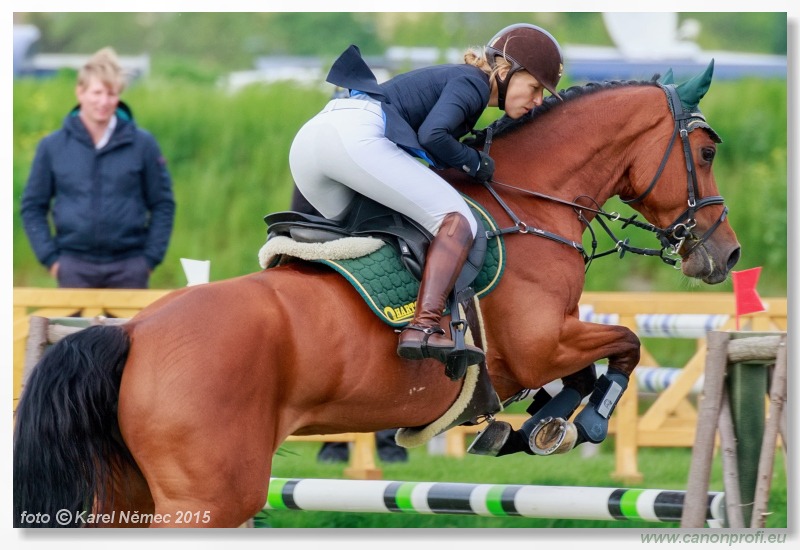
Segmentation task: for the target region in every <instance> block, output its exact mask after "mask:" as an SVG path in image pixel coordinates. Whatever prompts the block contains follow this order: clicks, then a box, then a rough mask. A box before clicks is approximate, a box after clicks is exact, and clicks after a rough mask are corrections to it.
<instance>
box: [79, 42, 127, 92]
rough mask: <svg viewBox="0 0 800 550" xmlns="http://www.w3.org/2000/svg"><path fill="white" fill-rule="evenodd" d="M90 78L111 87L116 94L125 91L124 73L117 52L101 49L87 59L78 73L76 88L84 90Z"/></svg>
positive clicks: (108, 48)
mask: <svg viewBox="0 0 800 550" xmlns="http://www.w3.org/2000/svg"><path fill="white" fill-rule="evenodd" d="M92 78H96V79H98V80H99V81H100V82H102V83H103V84H105V85H107V86H111V87H112V88H114V89H116V90H117V92H122V90H124V89H125V84H126V79H125V73H124V71H123V70H122V66H121V65H120V64H119V59H118V58H117V52H115V51H114V49H113V48H110V47H107V48H103V49H102V50H100V51H98V52H96V53H95V54H94V55H92V57H91V58H89V61H87V62H86V64H85V65H84V66H83V67H81V70H80V71H78V86H79V87H81V88H86V87H87V86H88V85H89V81H90V80H91V79H92Z"/></svg>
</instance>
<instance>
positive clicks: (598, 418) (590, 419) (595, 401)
mask: <svg viewBox="0 0 800 550" xmlns="http://www.w3.org/2000/svg"><path fill="white" fill-rule="evenodd" d="M627 387H628V375H627V374H625V373H624V372H622V371H619V370H617V369H615V368H609V369H608V372H606V374H604V375H603V376H601V377H600V378H598V379H597V383H596V384H595V387H594V391H593V392H592V395H590V396H589V403H587V405H586V407H584V409H583V410H582V411H581V412H580V413H579V414H578V416H577V417H575V427H576V428H577V429H578V444H580V443H584V442H586V441H588V442H590V443H600V442H601V441H603V440H604V439H605V438H606V436H607V435H608V419H609V417H610V416H611V413H612V412H614V408H615V407H616V406H617V403H619V400H620V398H621V397H622V394H623V392H625V389H626V388H627Z"/></svg>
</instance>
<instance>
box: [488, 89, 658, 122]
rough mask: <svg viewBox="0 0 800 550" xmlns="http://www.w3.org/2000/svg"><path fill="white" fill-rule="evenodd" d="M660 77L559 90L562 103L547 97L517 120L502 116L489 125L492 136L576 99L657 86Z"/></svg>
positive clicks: (552, 97)
mask: <svg viewBox="0 0 800 550" xmlns="http://www.w3.org/2000/svg"><path fill="white" fill-rule="evenodd" d="M659 77H660V75H658V74H656V75H655V76H653V78H652V79H651V80H611V81H604V82H589V83H588V84H585V85H583V86H572V87H570V88H567V89H566V90H560V91H559V92H558V93H559V95H560V96H561V97H562V98H563V101H561V100H560V99H558V98H557V97H554V96H548V97H546V98H545V99H544V101H543V102H542V104H541V105H540V106H538V107H535V108H534V109H533V110H532V111H529V112H528V113H526V114H524V115H523V116H521V117H520V118H518V119H513V118H510V117H508V116H507V115H503V116H502V117H501V118H499V119H497V120H496V121H494V122H493V123H492V124H491V127H492V134H493V135H494V136H499V135H502V134H507V133H510V132H513V131H514V130H517V129H519V128H520V127H522V126H524V125H525V124H527V123H528V122H530V121H531V120H535V119H537V118H538V117H540V116H541V115H543V114H544V113H547V112H548V111H551V110H553V109H554V108H557V107H560V106H561V105H564V104H565V103H568V102H570V101H572V100H574V99H576V98H578V97H584V96H587V95H592V94H595V93H597V92H600V91H602V90H609V89H613V88H622V87H625V86H658V85H659V84H658V82H657V80H658V78H659Z"/></svg>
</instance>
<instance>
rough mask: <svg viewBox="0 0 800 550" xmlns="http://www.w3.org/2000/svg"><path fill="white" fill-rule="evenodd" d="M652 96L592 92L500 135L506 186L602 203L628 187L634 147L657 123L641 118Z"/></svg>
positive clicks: (633, 91)
mask: <svg viewBox="0 0 800 550" xmlns="http://www.w3.org/2000/svg"><path fill="white" fill-rule="evenodd" d="M654 93H658V90H657V89H654V88H649V87H631V88H622V89H616V90H606V91H601V92H597V93H595V94H591V95H588V96H586V97H581V98H576V99H574V100H572V101H570V102H568V103H566V104H564V105H563V106H557V107H555V108H553V109H552V110H551V111H550V112H548V113H545V114H543V115H542V116H541V117H540V118H539V119H538V120H534V121H532V122H530V123H527V124H525V125H524V126H523V127H522V128H520V129H518V130H517V131H515V132H513V133H510V134H509V135H508V136H503V135H501V136H499V137H498V139H497V140H496V142H495V145H494V151H495V154H496V155H497V156H496V157H495V160H496V161H497V165H498V166H503V167H504V168H505V169H504V172H505V174H507V175H505V176H504V177H505V179H506V180H508V181H505V183H509V184H513V185H515V186H518V187H523V188H525V189H529V190H531V191H536V192H539V193H544V194H547V195H552V196H554V197H558V198H560V199H563V200H569V201H572V200H574V199H576V198H577V197H580V196H588V197H591V198H592V199H593V200H594V201H596V202H597V204H599V205H602V204H604V203H605V202H606V201H607V200H608V199H609V198H610V197H612V196H614V195H617V194H619V193H620V191H621V190H622V189H623V188H624V185H625V184H626V182H627V178H626V172H627V170H628V168H629V166H630V163H631V160H632V157H631V154H630V152H631V149H632V147H633V145H634V143H635V142H636V141H637V140H638V139H640V138H641V137H642V136H643V135H644V134H645V133H646V132H647V131H648V130H650V129H652V128H653V127H654V126H655V125H656V124H657V123H658V120H659V119H658V117H652V116H647V115H645V114H643V113H646V112H649V111H648V110H647V108H646V106H647V105H648V102H652V99H653V97H652V94H654ZM665 107H666V104H665ZM650 110H652V109H650Z"/></svg>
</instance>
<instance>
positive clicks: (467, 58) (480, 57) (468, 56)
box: [464, 48, 511, 82]
mask: <svg viewBox="0 0 800 550" xmlns="http://www.w3.org/2000/svg"><path fill="white" fill-rule="evenodd" d="M464 63H466V64H467V65H472V66H474V67H478V68H479V69H480V70H482V71H483V72H485V73H486V74H488V75H489V81H490V82H491V81H492V79H494V77H495V75H497V73H499V72H500V71H502V70H503V69H510V68H511V63H509V62H508V60H507V59H506V58H505V57H501V56H499V55H496V56H495V57H494V67H492V66H491V65H489V61H488V60H487V59H486V53H485V51H484V50H483V48H480V49H477V48H470V49H468V50H467V51H466V52H464Z"/></svg>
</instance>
